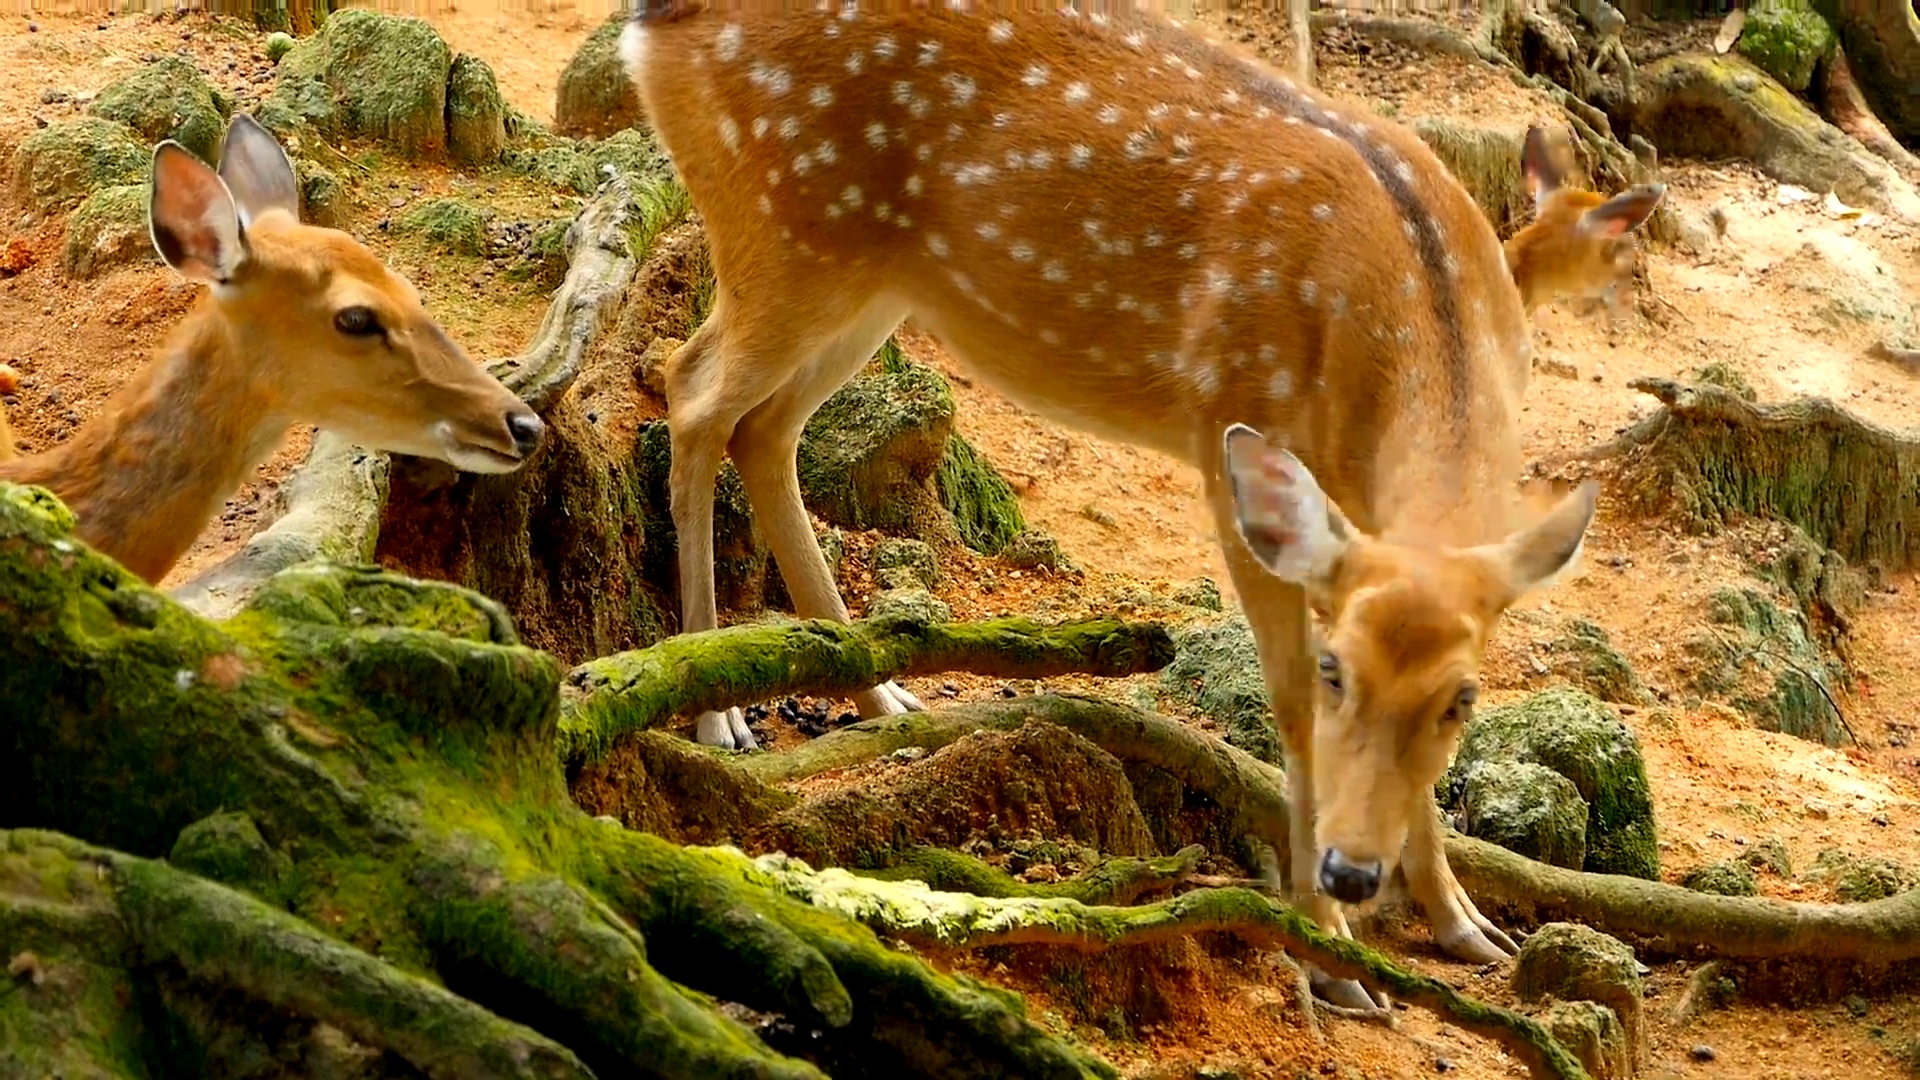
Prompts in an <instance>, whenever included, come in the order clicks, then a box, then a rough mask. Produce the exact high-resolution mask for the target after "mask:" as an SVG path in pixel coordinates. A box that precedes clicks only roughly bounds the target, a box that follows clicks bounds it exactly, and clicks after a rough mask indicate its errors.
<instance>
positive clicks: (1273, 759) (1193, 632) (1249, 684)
mask: <svg viewBox="0 0 1920 1080" xmlns="http://www.w3.org/2000/svg"><path fill="white" fill-rule="evenodd" d="M1173 645H1174V655H1173V663H1171V664H1168V665H1167V666H1166V669H1165V670H1164V671H1162V672H1161V674H1160V688H1161V692H1162V693H1164V694H1166V695H1167V696H1168V697H1171V698H1173V699H1174V700H1175V701H1178V702H1180V703H1181V704H1183V705H1185V706H1187V707H1188V708H1191V709H1194V710H1195V711H1197V712H1199V713H1201V714H1202V715H1205V716H1209V717H1211V718H1212V719H1213V721H1214V722H1215V723H1216V724H1218V725H1219V726H1220V731H1221V734H1222V737H1223V738H1225V739H1226V741H1227V742H1228V743H1229V744H1230V745H1233V746H1237V747H1239V748H1240V749H1242V750H1245V751H1246V752H1247V753H1249V754H1252V755H1253V756H1254V757H1257V758H1259V759H1260V760H1262V761H1265V762H1268V763H1270V764H1275V765H1277V764H1279V763H1280V740H1279V737H1278V736H1277V735H1276V734H1275V733H1274V730H1273V714H1272V712H1271V711H1270V710H1269V708H1268V703H1267V686H1266V683H1265V682H1264V681H1263V679H1262V677H1261V674H1260V656H1259V654H1258V652H1257V651H1256V650H1255V649H1254V644H1253V630H1252V629H1251V628H1250V627H1248V625H1247V620H1246V616H1244V615H1239V614H1235V615H1232V616H1229V617H1227V618H1224V619H1214V620H1208V621H1205V622H1195V623H1190V624H1188V625H1186V626H1183V627H1181V628H1180V629H1178V630H1176V631H1174V635H1173Z"/></svg>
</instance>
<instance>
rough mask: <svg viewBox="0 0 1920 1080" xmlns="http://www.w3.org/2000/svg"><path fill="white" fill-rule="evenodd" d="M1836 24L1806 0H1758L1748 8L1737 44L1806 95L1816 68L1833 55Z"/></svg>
mask: <svg viewBox="0 0 1920 1080" xmlns="http://www.w3.org/2000/svg"><path fill="white" fill-rule="evenodd" d="M1836 40H1837V39H1836V38H1835V37H1834V33H1833V27H1832V26H1830V25H1828V24H1827V20H1825V19H1823V18H1821V17H1820V15H1819V14H1818V13H1816V12H1815V11H1814V10H1813V7H1812V6H1811V5H1809V4H1807V3H1806V2H1805V0H1757V2H1756V3H1755V4H1754V5H1753V6H1752V7H1751V8H1749V9H1748V10H1747V21H1746V25H1745V27H1744V28H1743V29H1742V30H1741V31H1740V40H1739V42H1738V43H1737V44H1736V46H1735V48H1737V49H1738V50H1739V52H1740V54H1741V55H1742V56H1745V57H1746V58H1747V59H1749V60H1751V61H1753V62H1754V64H1755V65H1756V66H1757V67H1759V68H1760V69H1761V70H1762V71H1765V72H1766V73H1767V74H1769V75H1771V76H1773V77H1774V78H1775V79H1776V80H1778V81H1779V82H1780V84H1781V85H1782V86H1785V87H1786V88H1787V89H1789V90H1791V91H1793V92H1794V93H1796V94H1802V93H1805V92H1806V91H1807V88H1808V87H1809V86H1811V85H1812V84H1813V73H1814V69H1815V68H1816V67H1818V66H1819V64H1820V62H1821V61H1823V60H1825V59H1827V58H1828V57H1830V56H1832V55H1833V48H1834V44H1835V42H1836Z"/></svg>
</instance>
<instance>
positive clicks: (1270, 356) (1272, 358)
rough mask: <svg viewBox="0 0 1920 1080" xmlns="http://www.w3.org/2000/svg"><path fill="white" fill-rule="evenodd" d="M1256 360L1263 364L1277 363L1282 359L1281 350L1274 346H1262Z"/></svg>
mask: <svg viewBox="0 0 1920 1080" xmlns="http://www.w3.org/2000/svg"><path fill="white" fill-rule="evenodd" d="M1255 358H1256V359H1258V360H1259V361H1260V362H1261V363H1263V364H1271V363H1275V362H1276V361H1278V360H1279V359H1280V350H1279V349H1277V348H1275V347H1274V346H1272V345H1262V346H1260V350H1259V352H1258V353H1257V354H1256V356H1255Z"/></svg>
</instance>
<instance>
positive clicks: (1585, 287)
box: [1505, 126, 1667, 324]
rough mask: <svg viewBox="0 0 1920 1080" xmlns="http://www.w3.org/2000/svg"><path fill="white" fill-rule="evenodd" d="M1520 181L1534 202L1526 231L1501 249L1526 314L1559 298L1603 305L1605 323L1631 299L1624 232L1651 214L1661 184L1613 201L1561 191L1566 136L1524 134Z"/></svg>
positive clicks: (1569, 159) (1567, 155)
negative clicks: (1629, 297)
mask: <svg viewBox="0 0 1920 1080" xmlns="http://www.w3.org/2000/svg"><path fill="white" fill-rule="evenodd" d="M1520 161H1521V176H1522V179H1523V180H1524V182H1525V184H1526V188H1527V192H1528V194H1529V195H1530V196H1531V197H1532V198H1533V207H1534V215H1533V222H1532V223H1531V225H1532V227H1530V228H1526V229H1522V230H1520V231H1519V232H1517V233H1515V234H1514V235H1513V236H1512V237H1510V238H1509V239H1508V240H1507V242H1506V245H1505V252H1506V259H1507V265H1508V267H1510V268H1511V270H1512V272H1513V284H1514V288H1516V289H1518V290H1519V292H1520V304H1521V307H1523V308H1525V309H1526V310H1527V311H1528V312H1532V311H1533V309H1535V308H1537V307H1539V306H1540V305H1541V304H1544V303H1547V302H1549V301H1551V300H1553V299H1555V298H1557V297H1563V296H1564V297H1567V298H1569V299H1573V300H1575V301H1578V302H1580V303H1582V304H1583V305H1586V306H1597V307H1603V308H1604V309H1605V310H1606V312H1607V317H1608V321H1609V323H1610V324H1612V323H1614V322H1616V321H1617V320H1618V318H1619V315H1620V303H1621V301H1622V298H1623V297H1626V296H1630V295H1632V289H1633V268H1634V262H1635V256H1636V249H1635V246H1634V242H1633V237H1632V236H1631V235H1629V234H1630V233H1631V232H1632V231H1633V230H1634V229H1636V228H1638V227H1639V226H1640V225H1641V224H1642V223H1643V222H1645V221H1646V220H1647V218H1648V217H1650V216H1651V215H1652V214H1653V212H1654V210H1655V209H1657V208H1658V207H1659V205H1660V200H1661V198H1662V197H1663V196H1664V195H1665V194H1666V190H1667V188H1666V185H1665V184H1642V185H1640V186H1638V187H1634V188H1630V189H1628V190H1627V191H1624V192H1621V193H1620V194H1618V195H1615V196H1613V197H1612V198H1607V197H1606V196H1603V195H1600V194H1597V193H1595V192H1592V191H1585V190H1582V189H1580V188H1576V187H1569V186H1567V183H1566V180H1567V177H1568V176H1569V175H1570V174H1571V173H1572V172H1573V171H1574V160H1573V148H1572V147H1571V146H1569V145H1568V144H1567V141H1566V138H1565V136H1564V135H1555V134H1551V133H1549V132H1548V130H1547V129H1546V128H1543V127H1538V126H1536V127H1533V128H1530V129H1528V131H1527V137H1526V141H1525V143H1524V144H1522V149H1521V158H1520Z"/></svg>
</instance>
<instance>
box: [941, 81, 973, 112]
mask: <svg viewBox="0 0 1920 1080" xmlns="http://www.w3.org/2000/svg"><path fill="white" fill-rule="evenodd" d="M942 81H943V82H945V83H946V84H947V96H948V98H949V99H950V100H952V102H953V103H954V104H955V105H966V104H969V103H971V102H972V101H973V98H974V95H975V94H976V93H978V92H979V89H980V88H979V87H978V86H976V85H974V82H973V80H972V79H969V78H967V77H966V76H965V75H948V76H947V77H946V78H945V79H943V80H942Z"/></svg>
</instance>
